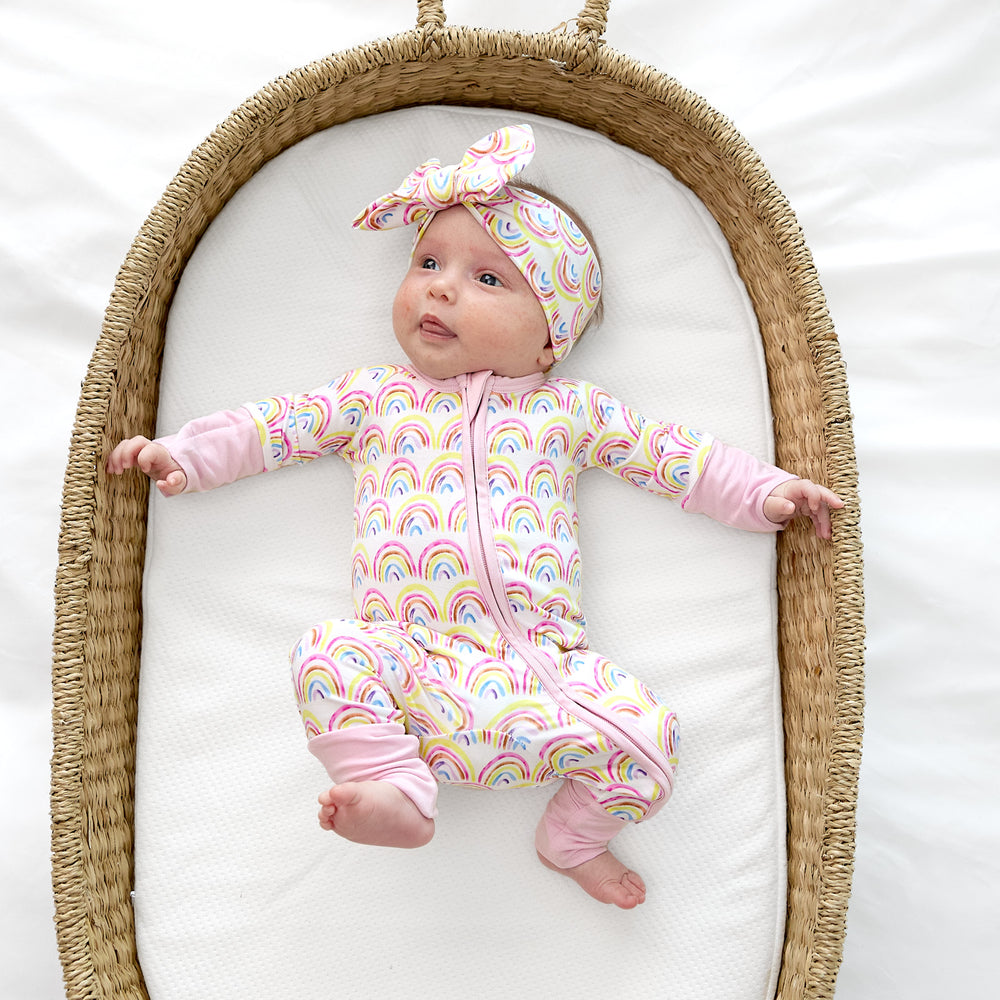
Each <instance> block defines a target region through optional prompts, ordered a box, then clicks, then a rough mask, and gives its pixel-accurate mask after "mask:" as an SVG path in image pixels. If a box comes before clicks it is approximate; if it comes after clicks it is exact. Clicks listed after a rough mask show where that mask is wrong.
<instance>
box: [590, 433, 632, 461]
mask: <svg viewBox="0 0 1000 1000" xmlns="http://www.w3.org/2000/svg"><path fill="white" fill-rule="evenodd" d="M635 446H636V443H635V441H634V440H631V439H629V438H627V437H623V436H622V435H615V434H603V435H602V436H601V437H600V438H599V439H598V441H597V443H596V444H595V445H594V458H595V460H596V461H597V463H598V464H599V465H603V466H604V468H606V469H616V468H617V467H618V466H619V465H621V464H622V463H623V462H625V461H627V460H628V459H629V458H630V457H631V455H632V452H633V451H635Z"/></svg>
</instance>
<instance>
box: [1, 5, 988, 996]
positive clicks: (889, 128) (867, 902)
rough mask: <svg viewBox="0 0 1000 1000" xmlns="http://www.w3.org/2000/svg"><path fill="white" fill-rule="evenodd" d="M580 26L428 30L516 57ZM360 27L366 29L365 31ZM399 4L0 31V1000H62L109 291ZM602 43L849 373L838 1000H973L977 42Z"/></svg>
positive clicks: (701, 32) (852, 15)
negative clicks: (190, 173) (62, 814)
mask: <svg viewBox="0 0 1000 1000" xmlns="http://www.w3.org/2000/svg"><path fill="white" fill-rule="evenodd" d="M578 3H579V0H565V2H563V0H507V2H505V3H504V4H502V5H497V4H491V5H487V4H485V3H482V2H473V0H451V2H449V3H446V10H447V12H448V17H449V20H450V21H451V22H452V23H457V24H462V23H464V24H475V25H482V26H492V27H498V28H500V27H506V28H521V29H526V30H545V29H548V28H551V27H554V26H555V25H556V24H557V23H558V22H559V21H561V20H563V19H565V18H567V17H570V16H572V15H573V14H575V13H576V9H577V4H578ZM362 8H363V9H362ZM415 10H416V3H415V0H366V2H365V3H364V4H360V3H346V2H343V0H336V2H335V0H329V2H325V3H321V2H319V0H284V2H282V3H281V4H277V3H273V2H266V3H265V2H261V0H244V2H243V3H241V4H239V5H238V6H237V5H233V4H230V3H226V2H224V0H198V2H194V0H174V2H171V3H165V2H162V0H145V2H143V3H126V2H125V0H88V2H87V3H86V4H76V3H71V2H70V0H3V2H2V3H0V95H2V96H0V163H2V172H0V199H2V203H0V393H2V397H0V398H2V399H3V402H4V410H5V416H6V428H5V433H4V435H3V440H4V451H5V456H4V462H3V465H2V466H0V504H2V506H0V525H2V528H3V536H2V537H3V541H2V545H0V766H2V785H0V803H2V805H0V996H2V997H4V998H9V1000H47V998H56V997H59V996H61V995H62V985H61V972H60V967H59V963H58V957H57V954H56V947H55V934H54V930H53V926H52V917H51V914H52V909H53V907H52V902H51V891H50V888H49V860H48V816H47V812H48V785H49V775H48V759H49V754H50V731H49V703H50V694H49V664H50V637H51V629H52V620H53V602H52V596H51V593H52V585H53V581H54V577H55V568H56V540H57V536H58V515H59V503H60V494H61V489H62V476H63V470H64V467H65V462H66V455H67V448H68V444H69V435H70V431H71V428H72V423H73V416H74V413H75V410H76V405H77V394H78V391H79V384H80V382H81V380H82V379H83V377H84V373H85V369H86V365H87V362H88V360H89V357H90V354H91V352H92V350H93V346H94V343H95V341H96V339H97V336H98V334H99V331H100V323H101V317H102V314H103V311H104V307H105V305H106V302H107V299H108V296H109V294H110V292H111V288H112V285H113V283H114V279H115V274H116V272H117V269H118V266H119V264H120V262H121V260H122V259H123V257H124V256H125V253H126V252H127V250H128V247H129V245H130V243H131V241H132V239H133V237H134V236H135V234H136V232H137V231H138V229H139V227H140V226H141V225H142V222H143V220H144V219H145V217H146V215H147V214H148V212H149V211H150V209H151V208H152V207H153V205H154V204H155V202H156V200H157V199H158V197H159V195H160V194H161V192H162V190H163V188H164V187H165V186H166V184H167V183H168V182H169V180H170V179H171V178H172V177H173V175H174V173H175V172H176V170H177V169H178V167H179V166H180V165H181V163H182V162H183V161H184V160H185V159H186V158H187V156H188V154H189V152H190V151H191V149H192V148H193V147H195V146H196V145H198V144H199V143H200V142H201V140H202V139H203V138H204V137H205V136H206V135H207V134H208V133H209V132H210V131H211V129H212V128H213V127H214V126H215V125H216V124H217V123H218V122H219V121H221V120H222V119H224V118H225V117H226V116H227V115H228V114H229V112H230V111H231V110H232V109H233V108H234V107H236V106H237V105H238V104H240V103H241V102H242V101H243V100H244V99H246V98H247V97H249V96H251V95H252V94H253V93H254V92H255V91H257V90H258V89H260V87H262V86H263V85H264V84H266V83H267V82H268V81H269V80H271V79H273V78H274V77H276V76H279V75H281V74H283V73H285V72H287V71H288V70H291V69H293V68H295V67H297V66H300V65H304V64H305V63H308V62H310V61H312V60H313V59H316V58H319V57H322V56H324V55H326V54H328V53H330V52H334V51H339V50H341V49H344V48H348V47H350V46H353V45H355V44H359V43H362V42H364V41H367V40H370V39H372V38H375V37H380V36H386V35H391V34H394V33H396V32H398V31H403V30H406V29H407V28H409V27H410V26H412V24H413V21H414V17H415ZM607 38H608V43H609V44H610V45H611V46H613V47H614V48H617V49H620V50H622V51H624V52H626V53H628V54H629V55H631V56H632V57H633V58H636V59H639V60H642V61H644V62H647V63H650V64H652V65H653V66H655V67H656V68H657V69H659V70H661V71H663V72H666V73H668V74H670V75H671V76H674V77H676V78H677V79H678V80H680V81H681V82H682V83H683V84H684V85H685V86H687V87H689V88H690V89H692V90H694V91H695V92H696V93H698V94H700V95H702V96H703V97H705V98H706V100H708V102H709V103H710V104H711V105H712V106H713V107H715V108H716V109H718V110H719V111H721V112H723V113H724V114H725V115H726V116H728V117H729V118H730V119H731V120H733V122H734V123H735V124H736V126H737V128H738V129H739V130H740V131H741V132H742V133H743V135H744V136H745V137H746V138H747V139H748V141H749V142H750V144H751V145H752V146H753V147H754V148H755V149H756V151H757V152H758V153H759V155H760V156H761V158H762V159H763V161H764V163H765V164H766V165H767V167H768V168H769V170H770V172H771V174H772V175H773V177H774V178H775V180H776V182H777V184H778V186H779V187H780V188H781V189H782V190H783V192H784V193H785V195H786V196H787V197H788V199H789V201H790V203H791V205H792V207H793V209H794V210H795V212H796V214H797V216H798V218H799V221H800V222H801V224H802V226H803V228H804V230H805V234H806V240H807V242H808V244H809V246H810V248H811V250H812V253H813V256H814V258H815V261H816V264H817V267H818V269H819V272H820V278H821V281H822V283H823V285H824V288H825V290H826V294H827V298H828V301H829V304H830V309H831V312H832V314H833V318H834V322H835V325H836V328H837V331H838V334H839V337H840V342H841V346H842V350H843V354H844V357H845V360H846V363H847V369H848V377H849V382H850V388H851V399H852V404H853V409H854V413H855V421H856V422H855V435H856V443H857V450H858V461H859V467H860V474H861V486H862V512H863V521H862V527H863V532H864V541H865V576H866V582H865V587H866V600H867V625H868V636H869V638H868V654H867V712H866V730H865V748H864V762H863V765H862V779H861V789H860V804H859V811H858V848H857V862H856V873H855V890H854V895H853V899H852V902H851V908H850V912H849V916H848V934H847V941H846V946H845V957H844V965H843V968H842V971H841V975H840V979H839V981H838V987H837V1000H867V998H870V997H878V998H887V1000H888V998H895V997H906V998H907V1000H923V998H928V1000H929V998H931V997H934V998H938V997H942V996H944V997H952V996H953V997H985V996H989V995H991V994H992V993H993V992H994V991H995V977H994V969H993V961H992V959H993V957H994V956H995V949H996V938H997V931H998V930H1000V905H998V904H997V902H996V895H997V886H998V885H1000V878H998V876H1000V870H998V869H1000V866H998V863H997V860H996V848H997V844H998V842H1000V796H998V787H997V786H998V782H997V778H996V773H997V767H998V764H1000V759H998V758H1000V754H998V744H1000V739H998V733H1000V678H998V675H997V667H998V661H1000V657H998V646H1000V642H998V636H1000V624H998V622H1000V616H998V615H997V613H996V604H997V598H998V597H1000V574H998V571H997V566H998V556H997V548H998V542H1000V537H998V535H1000V532H998V527H997V525H998V517H997V513H998V511H997V508H998V504H997V500H996V496H995V493H994V489H995V487H996V486H997V485H998V484H1000V415H998V409H1000V407H998V403H997V399H998V397H1000V392H998V388H1000V349H998V329H1000V194H998V187H1000V70H998V69H997V53H998V52H1000V11H998V8H997V7H996V5H995V2H994V0H951V2H945V0H907V2H906V3H903V4H900V3H896V2H891V0H797V2H792V0H773V2H770V3H763V2H757V3H754V2H752V0H750V2H748V0H702V2H700V3H697V4H689V5H686V6H684V5H681V4H679V3H675V2H672V0H671V2H666V0H613V2H612V8H611V17H610V22H609V30H608V33H607Z"/></svg>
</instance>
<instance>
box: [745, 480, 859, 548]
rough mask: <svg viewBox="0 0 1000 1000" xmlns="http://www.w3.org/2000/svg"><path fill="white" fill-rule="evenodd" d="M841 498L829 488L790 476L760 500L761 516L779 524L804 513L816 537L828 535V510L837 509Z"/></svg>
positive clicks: (841, 505) (841, 503) (782, 524)
mask: <svg viewBox="0 0 1000 1000" xmlns="http://www.w3.org/2000/svg"><path fill="white" fill-rule="evenodd" d="M843 506H844V501H843V500H841V499H840V497H838V496H837V494H836V493H834V492H833V491H832V490H828V489H827V488H826V487H825V486H819V485H818V484H817V483H814V482H811V481H810V480H808V479H790V480H788V481H787V482H784V483H781V484H780V485H779V486H776V487H775V488H774V489H773V490H772V491H771V492H770V494H768V497H767V499H766V500H765V501H764V516H765V517H766V518H767V519H768V520H769V521H773V522H774V523H775V524H779V525H781V526H782V527H783V526H784V525H785V524H787V523H788V522H789V521H791V520H792V518H795V517H799V516H800V515H808V516H809V517H810V518H811V519H812V523H813V527H815V529H816V534H817V535H819V537H820V538H829V537H830V535H831V533H832V532H831V529H830V510H831V509H833V510H839V509H840V508H841V507H843Z"/></svg>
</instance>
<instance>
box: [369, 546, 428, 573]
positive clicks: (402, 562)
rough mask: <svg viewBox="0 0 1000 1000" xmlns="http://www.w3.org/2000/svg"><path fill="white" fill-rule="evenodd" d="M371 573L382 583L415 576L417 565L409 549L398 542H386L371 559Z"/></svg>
mask: <svg viewBox="0 0 1000 1000" xmlns="http://www.w3.org/2000/svg"><path fill="white" fill-rule="evenodd" d="M372 574H373V575H374V577H375V579H376V580H379V581H381V582H382V583H391V582H397V583H398V582H399V581H400V580H409V579H410V578H411V577H414V576H416V574H417V567H416V565H415V564H414V562H413V557H412V556H411V555H410V550H409V549H408V548H406V546H405V545H401V544H400V543H399V542H386V543H385V545H383V546H382V547H381V548H380V549H379V550H378V552H376V553H375V558H374V559H373V560H372Z"/></svg>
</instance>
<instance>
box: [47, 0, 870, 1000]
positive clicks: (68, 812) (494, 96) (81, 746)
mask: <svg viewBox="0 0 1000 1000" xmlns="http://www.w3.org/2000/svg"><path fill="white" fill-rule="evenodd" d="M607 12H608V2H607V0H603V2H602V0H588V2H587V3H586V6H585V7H584V9H583V10H582V11H581V12H580V14H579V15H578V17H577V18H576V30H575V31H552V32H546V33H539V34H522V33H514V32H498V31H492V30H485V29H473V28H464V27H462V28H455V27H449V26H448V25H447V24H446V22H445V16H444V10H443V6H442V3H441V0H419V2H418V4H417V24H416V27H415V28H414V29H412V30H410V31H407V32H405V33H403V34H399V35H396V36H395V37H393V38H391V39H388V40H383V41H378V42H372V43H370V44H368V45H364V46H360V47H357V48H354V49H351V50H350V51H347V52H343V53H340V54H338V55H334V56H331V57H329V58H326V59H322V60H320V61H318V62H315V63H313V64H311V65H309V66H306V67H304V68H303V69H300V70H296V71H294V72H292V73H290V74H288V75H287V76H285V77H282V78H281V79H279V80H277V81H275V82H274V83H272V84H270V85H268V86H267V87H265V88H264V89H263V90H261V91H260V92H259V93H257V94H256V95H254V96H253V97H252V98H250V99H249V100H248V101H247V102H246V103H245V104H243V105H242V106H241V107H240V108H238V109H237V110H236V111H234V112H233V114H232V115H230V117H229V118H228V119H227V120H226V121H225V122H224V123H223V124H222V125H221V126H219V127H218V128H217V129H216V131H215V132H214V133H213V134H212V135H211V136H210V137H209V138H208V139H207V140H205V142H204V143H203V144H202V145H201V146H200V147H199V148H198V149H197V150H195V151H194V153H192V155H191V156H190V158H189V159H188V160H187V162H186V163H185V164H184V165H183V167H182V168H181V170H180V172H179V173H178V174H177V176H176V177H175V178H174V180H173V181H172V182H171V184H170V185H169V187H168V188H167V190H166V192H165V194H164V195H163V197H162V199H161V200H160V202H159V203H158V204H157V206H156V207H155V208H154V210H153V212H152V213H151V215H150V216H149V218H148V219H147V221H146V222H145V224H144V225H143V227H142V229H141V231H140V232H139V234H138V236H137V237H136V239H135V242H134V244H133V246H132V248H131V250H130V252H129V254H128V256H127V258H126V260H125V262H124V264H123V266H122V268H121V271H120V273H119V275H118V278H117V281H116V283H115V287H114V291H113V293H112V296H111V300H110V302H109V305H108V308H107V312H106V316H105V321H104V326H103V331H102V334H101V337H100V340H99V342H98V344H97V347H96V349H95V351H94V355H93V358H92V360H91V363H90V367H89V370H88V374H87V378H86V381H85V382H84V385H83V389H82V394H81V398H80V403H79V408H78V410H77V418H76V425H75V430H74V436H73V441H72V445H71V450H70V456H69V463H68V467H67V471H66V479H65V490H64V498H63V515H62V528H61V534H60V566H59V575H58V579H57V584H56V628H55V636H54V664H53V686H54V731H55V752H54V756H53V768H52V825H53V826H52V829H53V834H52V837H53V883H54V892H55V900H56V922H57V928H58V938H59V947H60V952H61V957H62V963H63V968H64V975H65V981H66V989H67V996H68V997H70V998H82V997H87V998H110V997H115V998H118V997H130V998H131V997H139V998H141V997H146V996H147V993H146V989H145V986H144V984H143V979H142V973H141V970H140V968H139V965H138V961H137V958H136V950H135V927H134V921H133V914H132V907H131V902H130V898H129V892H130V888H131V885H132V861H133V802H134V795H133V793H134V773H135V742H136V740H135V737H136V715H137V687H138V673H139V644H140V633H141V608H140V591H141V583H142V569H143V559H144V545H145V533H146V503H147V485H146V484H145V482H140V481H139V479H140V477H124V478H115V479H114V480H113V481H111V480H108V479H106V478H105V476H104V473H103V471H102V469H101V468H100V466H101V462H102V458H103V456H104V455H105V454H106V452H107V449H108V447H109V443H111V442H115V441H117V440H119V439H120V438H122V437H123V436H125V435H126V434H136V433H142V434H146V435H149V436H152V433H153V426H154V421H155V413H156V406H157V386H158V378H159V370H160V358H161V354H162V349H163V340H164V330H165V325H166V318H167V312H168V310H169V307H170V303H171V299H172V297H173V293H174V290H175V288H176V285H177V282H178V280H179V278H180V275H181V272H182V271H183V269H184V266H185V264H186V262H187V260H188V258H189V256H190V254H191V253H192V251H193V249H194V247H195V245H196V243H197V242H198V240H199V238H200V237H201V235H202V234H203V233H204V231H205V230H206V228H207V227H208V225H209V224H210V223H211V221H212V220H213V219H214V218H215V216H216V215H217V214H218V212H219V211H220V210H221V209H222V207H223V206H224V205H225V204H226V203H227V201H228V200H229V199H230V198H231V197H232V195H233V194H234V193H235V192H236V191H237V190H238V189H239V188H240V187H241V186H242V185H243V184H244V183H245V182H246V181H247V180H248V179H249V178H250V177H252V176H253V175H254V173H255V172H256V171H257V170H258V169H259V168H260V167H261V166H262V165H263V164H264V163H266V162H267V161H268V160H270V159H271V158H273V157H274V156H276V155H277V154H279V153H280V152H282V151H283V150H285V149H287V148H288V147H289V146H292V145H293V144H295V143H296V142H298V141H300V140H302V139H304V138H306V137H307V136H309V135H311V134H313V133H315V132H318V131H319V130H321V129H325V128H329V127H330V126H333V125H337V124H339V123H342V122H346V121H350V120H352V119H355V118H359V117H363V116H367V115H371V114H376V113H379V112H383V111H389V110H393V109H397V108H403V107H408V106H414V105H424V104H443V105H449V104H450V105H473V106H480V107H484V106H485V107H502V108H506V109H512V110H521V111H526V112H535V113H538V114H541V115H546V116H549V117H551V118H558V119H562V120H564V121H568V122H571V123H573V124H575V125H577V126H580V127H583V128H586V129H590V130H593V131H595V132H598V133H602V134H604V135H606V136H608V137H609V138H611V139H612V140H614V141H615V142H617V143H620V144H622V145H625V146H628V147H631V148H632V149H634V150H636V151H638V152H640V153H643V154H645V155H647V156H649V157H651V158H652V159H654V160H655V161H656V162H658V163H659V164H661V165H663V166H664V167H666V168H667V169H669V170H670V171H671V172H672V173H673V174H674V176H675V177H677V178H678V180H680V181H681V182H682V183H683V184H685V185H687V186H688V187H689V188H690V189H691V190H692V191H693V192H694V193H695V194H696V195H697V197H698V198H699V199H701V201H702V202H703V203H704V204H705V206H706V207H707V208H708V210H709V211H710V212H711V214H712V215H713V216H714V218H715V219H716V221H717V222H718V224H719V226H720V227H721V229H722V232H723V233H724V235H725V236H726V238H727V240H728V242H729V246H730V249H731V252H732V255H733V258H734V259H735V261H736V264H737V266H738V268H739V272H740V275H741V277H742V279H743V282H744V283H745V285H746V288H747V291H748V294H749V296H750V299H751V301H752V302H753V305H754V307H755V310H756V315H757V319H758V323H759V327H760V331H761V336H762V338H763V344H764V351H765V356H766V361H767V370H768V378H769V384H770V399H771V408H772V412H773V415H774V432H775V460H776V462H777V463H778V464H779V465H781V466H783V467H785V468H791V469H795V470H796V471H797V472H799V473H800V474H801V475H803V476H807V477H809V478H812V479H814V480H816V481H820V482H825V483H827V484H828V485H829V486H830V487H831V488H832V489H833V490H835V491H836V492H837V493H838V494H840V496H841V497H843V498H844V499H845V500H846V501H847V506H846V508H845V510H843V511H842V512H840V513H839V514H838V515H837V517H836V518H835V525H834V532H835V534H834V541H833V543H832V544H826V545H825V544H822V543H819V542H818V541H817V540H816V539H815V538H814V537H813V535H812V533H811V531H810V530H809V528H808V526H793V527H792V528H790V529H789V530H787V531H785V532H784V533H783V534H782V537H781V538H780V540H779V542H778V591H779V636H778V642H779V657H780V662H781V676H782V694H783V710H784V725H785V772H786V783H787V803H788V915H787V925H786V936H785V943H784V951H783V960H782V968H781V974H780V980H779V985H778V996H779V997H781V998H782V1000H793V998H795V1000H798V998H824V997H825V998H830V997H832V996H833V991H834V983H835V979H836V973H837V969H838V966H839V963H840V956H841V948H842V942H843V935H844V918H845V913H846V909H847V900H848V895H849V892H850V881H851V872H852V864H853V853H854V815H855V798H856V790H857V774H858V765H859V760H860V745H861V728H862V699H863V676H862V652H863V621H862V613H863V595H862V567H861V543H860V534H859V529H858V504H857V492H856V467H855V459H854V448H853V438H852V432H851V415H850V411H849V407H848V398H847V387H846V379H845V374H844V370H843V365H842V362H841V357H840V352H839V347H838V344H837V340H836V336H835V334H834V331H833V327H832V324H831V322H830V319H829V316H828V314H827V310H826V304H825V301H824V296H823V292H822V289H821V288H820V285H819V282H818V279H817V276H816V273H815V270H814V268H813V264H812V260H811V257H810V254H809V251H808V249H807V248H806V246H805V244H804V241H803V238H802V234H801V232H800V230H799V227H798V225H797V223H796V220H795V218H794V216H793V214H792V212H791V210H790V209H789V207H788V205H787V203H786V201H785V199H784V197H783V196H782V195H781V193H780V192H779V191H778V190H777V189H776V187H775V186H774V184H773V182H772V181H771V179H770V177H769V175H768V173H767V171H766V170H765V168H764V167H763V165H762V164H761V163H760V160H759V159H758V157H757V156H756V154H755V153H754V152H753V150H752V149H750V148H749V146H748V145H747V144H746V142H745V141H744V140H743V139H742V138H741V137H740V136H739V135H738V134H737V133H736V132H735V130H734V129H733V128H732V126H731V125H730V124H729V122H728V121H726V120H725V119H724V118H723V117H722V116H720V115H719V114H718V113H717V112H715V111H714V110H713V109H711V108H710V107H708V106H707V105H706V104H705V103H704V102H703V101H702V100H701V99H700V98H698V97H697V96H695V95H694V94H691V93H690V92H688V91H687V90H685V89H684V88H683V87H681V86H680V85H679V84H678V83H677V82H676V81H674V80H672V79H670V78H669V77H667V76H664V75H662V74H660V73H658V72H656V71H655V70H653V69H651V68H649V67H647V66H643V65H641V64H639V63H637V62H635V61H633V60H631V59H630V58H628V57H627V56H625V55H623V54H621V53H619V52H615V51H613V50H611V49H609V48H608V47H606V46H605V45H604V44H603V42H602V34H603V32H604V28H605V23H606V19H607Z"/></svg>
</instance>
